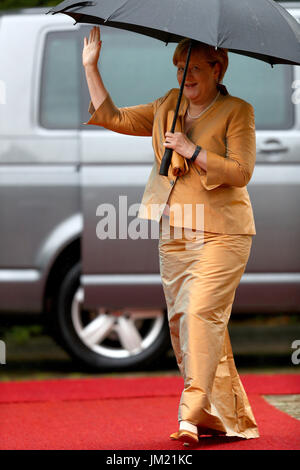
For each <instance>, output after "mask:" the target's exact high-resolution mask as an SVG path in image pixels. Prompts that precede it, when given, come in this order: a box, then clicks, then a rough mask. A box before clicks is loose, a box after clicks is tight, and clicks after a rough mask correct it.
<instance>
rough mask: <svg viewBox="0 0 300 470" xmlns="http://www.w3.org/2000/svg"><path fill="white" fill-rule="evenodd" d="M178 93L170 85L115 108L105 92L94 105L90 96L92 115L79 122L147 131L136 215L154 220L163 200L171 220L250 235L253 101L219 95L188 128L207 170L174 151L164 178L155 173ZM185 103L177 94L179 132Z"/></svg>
mask: <svg viewBox="0 0 300 470" xmlns="http://www.w3.org/2000/svg"><path fill="white" fill-rule="evenodd" d="M178 94H179V89H178V88H172V89H171V90H169V91H168V92H167V93H166V94H165V95H164V96H163V97H161V98H158V99H156V100H155V101H153V102H151V103H148V104H141V105H137V106H131V107H123V108H117V107H116V106H115V105H114V103H113V101H112V99H111V96H110V95H109V94H108V96H107V97H106V99H105V100H104V102H103V103H102V104H101V105H100V106H99V108H98V109H97V110H95V108H94V106H93V104H92V102H91V101H90V105H89V113H90V114H91V118H90V119H89V121H87V122H86V123H84V124H87V125H90V124H93V125H97V126H102V127H105V128H107V129H110V130H112V131H115V132H119V133H121V134H128V135H136V136H149V137H150V136H152V146H153V149H154V154H155V158H154V163H153V167H152V171H151V173H150V176H149V179H148V182H147V184H146V187H145V191H144V195H143V198H142V202H141V205H140V209H139V213H138V217H140V218H143V219H153V220H156V221H157V222H158V221H159V220H160V218H161V215H162V213H163V210H164V207H165V205H166V203H168V204H169V207H170V225H173V226H178V227H189V228H193V229H197V230H199V229H200V230H205V231H208V232H215V233H223V234H248V235H249V234H250V235H255V234H256V229H255V223H254V217H253V211H252V205H251V201H250V198H249V194H248V191H247V187H246V185H247V184H248V183H249V181H250V179H251V176H252V173H253V170H254V165H255V159H256V134H255V117H254V108H253V106H252V105H251V104H250V103H247V102H246V101H244V100H243V99H241V98H238V97H235V96H231V95H230V94H227V95H222V94H220V95H219V96H218V98H217V100H216V101H215V102H214V103H213V105H212V106H211V107H210V108H209V109H208V110H207V111H206V112H204V113H203V114H202V116H200V118H198V119H196V120H195V122H194V124H193V126H192V127H191V128H190V129H189V131H188V132H187V136H188V138H189V139H190V140H191V141H192V142H194V143H195V144H196V145H200V146H201V147H202V148H203V149H205V150H206V153H207V171H204V170H202V169H201V168H200V167H199V166H198V165H196V164H195V163H190V162H189V160H188V159H185V158H183V157H182V156H181V155H179V154H177V153H176V152H173V156H172V165H171V166H170V168H169V174H168V177H166V176H162V175H159V168H160V162H161V159H162V156H163V154H164V151H165V147H164V146H163V142H164V141H165V132H166V131H170V129H171V125H172V121H173V116H174V112H175V108H176V103H177V97H178ZM187 107H188V100H187V98H186V97H185V96H184V95H182V98H181V104H180V108H179V113H178V119H177V124H176V128H175V132H184V130H183V129H184V115H185V112H186V110H187ZM179 175H181V176H179ZM199 208H200V209H199ZM173 209H174V210H173ZM199 214H200V218H201V217H202V219H201V226H199V220H200V219H199Z"/></svg>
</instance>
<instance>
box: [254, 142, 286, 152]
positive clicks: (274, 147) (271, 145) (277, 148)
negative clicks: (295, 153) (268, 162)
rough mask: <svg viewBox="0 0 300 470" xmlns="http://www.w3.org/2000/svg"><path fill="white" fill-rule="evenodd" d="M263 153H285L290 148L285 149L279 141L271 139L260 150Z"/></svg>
mask: <svg viewBox="0 0 300 470" xmlns="http://www.w3.org/2000/svg"><path fill="white" fill-rule="evenodd" d="M258 151H259V152H261V153H285V152H288V151H289V148H288V147H284V145H282V144H281V143H280V142H279V140H276V139H270V140H267V141H266V142H265V144H263V145H262V146H261V147H259V149H258Z"/></svg>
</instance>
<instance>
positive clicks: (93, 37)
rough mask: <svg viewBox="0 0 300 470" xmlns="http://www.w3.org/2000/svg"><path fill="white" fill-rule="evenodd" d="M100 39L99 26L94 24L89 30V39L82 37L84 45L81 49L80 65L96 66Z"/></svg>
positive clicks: (100, 44)
mask: <svg viewBox="0 0 300 470" xmlns="http://www.w3.org/2000/svg"><path fill="white" fill-rule="evenodd" d="M101 46H102V41H101V40H100V28H99V26H94V27H93V28H92V29H91V31H90V36H89V39H87V38H86V37H84V47H83V51H82V65H83V66H84V67H87V66H97V63H98V59H99V55H100V50H101Z"/></svg>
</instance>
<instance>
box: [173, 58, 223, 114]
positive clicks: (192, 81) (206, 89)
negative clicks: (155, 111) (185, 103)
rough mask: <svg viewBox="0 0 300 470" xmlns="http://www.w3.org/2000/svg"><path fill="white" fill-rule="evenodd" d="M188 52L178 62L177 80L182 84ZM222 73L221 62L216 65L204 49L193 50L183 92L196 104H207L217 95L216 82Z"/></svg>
mask: <svg viewBox="0 0 300 470" xmlns="http://www.w3.org/2000/svg"><path fill="white" fill-rule="evenodd" d="M186 58H187V53H186V54H184V55H183V56H182V57H181V58H180V60H179V61H178V62H177V65H176V66H177V80H178V83H179V86H180V85H181V82H182V78H183V72H184V67H185V62H186ZM219 73H220V64H219V63H218V62H217V63H216V64H215V65H214V66H212V65H211V64H209V63H208V60H207V58H206V56H205V55H204V53H203V52H202V51H199V50H198V51H197V50H192V52H191V56H190V61H189V66H188V71H187V74H186V77H185V85H184V89H183V93H184V95H185V97H186V98H187V99H188V100H190V101H191V102H192V103H193V104H195V105H201V104H205V103H206V102H207V101H209V100H210V99H213V98H214V96H215V95H216V91H217V89H216V83H217V80H218V76H219Z"/></svg>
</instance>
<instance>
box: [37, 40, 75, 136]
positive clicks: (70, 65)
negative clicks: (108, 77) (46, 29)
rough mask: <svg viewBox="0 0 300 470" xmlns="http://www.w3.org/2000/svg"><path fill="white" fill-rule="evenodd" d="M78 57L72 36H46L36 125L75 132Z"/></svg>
mask: <svg viewBox="0 0 300 470" xmlns="http://www.w3.org/2000/svg"><path fill="white" fill-rule="evenodd" d="M79 59H80V57H79V54H78V37H77V35H76V33H75V32H67V31H64V32H61V31H55V32H51V33H48V34H47V36H46V42H45V49H44V57H43V65H42V79H41V88H40V109H39V121H40V124H41V125H42V126H43V127H46V128H48V129H77V128H78V127H79V123H80V66H81V64H80V61H79Z"/></svg>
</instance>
